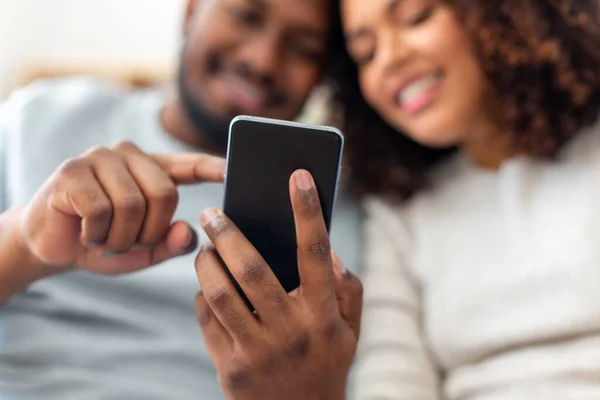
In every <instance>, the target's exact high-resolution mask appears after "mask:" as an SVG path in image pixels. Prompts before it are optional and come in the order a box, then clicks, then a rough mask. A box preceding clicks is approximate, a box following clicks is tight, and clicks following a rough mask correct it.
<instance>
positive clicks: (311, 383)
mask: <svg viewBox="0 0 600 400" xmlns="http://www.w3.org/2000/svg"><path fill="white" fill-rule="evenodd" d="M598 11H599V10H598V6H597V4H596V2H595V1H592V0H588V1H583V0H582V1H577V2H575V1H557V0H528V1H519V2H517V1H510V2H508V1H507V2H502V3H501V4H500V5H499V4H498V2H490V1H484V0H478V1H475V0H452V1H446V2H445V1H438V0H369V1H368V2H367V1H364V0H342V10H341V15H342V20H343V26H344V34H345V38H346V44H347V48H348V53H349V55H350V56H351V59H347V60H346V62H345V63H342V64H341V65H342V68H343V69H341V70H340V71H338V74H337V75H336V76H337V80H338V83H337V85H336V87H337V90H336V98H337V102H338V105H339V106H340V107H341V111H342V114H341V115H342V125H343V128H344V131H345V133H346V137H347V141H348V151H349V153H348V157H347V161H348V162H349V167H350V168H349V171H350V172H349V173H350V176H351V178H352V180H353V182H354V183H355V187H356V189H357V190H358V191H359V192H360V193H362V194H363V195H371V196H370V197H369V199H368V200H367V205H368V209H369V213H370V220H369V221H370V222H369V226H368V229H369V231H368V241H369V243H368V249H369V250H368V251H369V259H368V265H367V268H366V273H365V276H364V279H363V281H364V285H365V303H364V304H365V307H364V317H363V324H362V327H363V329H362V334H361V348H362V350H361V351H360V353H359V363H358V375H357V376H358V381H359V387H358V393H357V394H358V397H359V398H364V399H388V398H389V399H410V400H419V399H442V398H443V399H451V400H454V399H456V400H458V399H461V400H462V399H469V400H493V399H503V400H513V399H528V400H529V399H532V398H543V399H575V398H576V399H597V398H600V334H599V332H600V295H599V293H600V265H598V264H599V260H600V250H597V248H598V247H599V246H597V245H596V243H597V242H598V240H599V239H600V238H599V237H598V236H599V235H600V216H598V214H597V213H596V212H595V210H596V208H597V204H598V203H599V202H600V191H599V190H598V189H597V188H598V187H599V185H598V183H599V182H600V127H599V126H597V122H596V121H597V118H598V114H599V111H600V46H599V45H598V44H599V43H598V42H599V40H600V39H599V38H600V36H599V33H600V32H599V24H598V20H597V18H598ZM354 63H355V64H354ZM385 197H387V199H385V200H383V199H382V198H385ZM327 265H328V264H327V263H325V264H323V265H322V267H321V269H320V270H321V271H322V272H323V271H325V270H326V269H327ZM201 269H202V268H199V270H201ZM214 269H215V270H216V263H215V267H214ZM335 276H336V277H338V285H339V274H336V275H335ZM200 279H201V280H202V277H200ZM322 289H323V292H324V293H325V292H328V293H329V294H331V293H330V292H331V289H329V291H328V290H327V289H326V288H324V287H323V288H322ZM338 292H341V293H342V294H344V295H345V296H347V297H348V298H356V297H357V296H351V295H349V294H348V293H349V291H344V290H339V289H338ZM209 303H210V302H209ZM199 304H200V307H199V308H200V309H201V310H204V311H203V312H202V313H201V315H202V320H203V321H206V320H213V321H214V320H215V319H211V318H207V317H206V310H209V309H211V307H209V306H207V305H206V301H205V300H203V299H201V301H199ZM304 310H308V311H309V312H308V314H307V315H311V313H312V312H313V311H314V309H310V308H308V309H307V308H304ZM340 310H341V312H340V315H341V319H342V320H343V321H346V322H345V323H341V322H340V325H339V326H341V327H344V328H343V329H342V331H343V332H347V328H346V326H347V325H348V324H350V325H352V322H353V321H354V322H355V321H357V320H358V314H357V313H356V312H355V313H354V314H353V315H355V316H356V317H354V318H351V317H347V316H346V315H350V314H349V313H347V312H344V311H343V307H342V305H340ZM210 315H212V314H210ZM294 315H296V314H294ZM307 318H308V317H307ZM336 318H339V317H336ZM218 319H219V320H222V319H224V320H225V321H226V322H228V321H229V322H231V320H235V318H227V317H223V316H221V317H220V318H218ZM294 320H295V321H296V322H297V323H300V325H302V326H304V327H306V326H317V325H311V324H309V325H304V324H303V323H301V322H302V321H309V319H305V316H304V315H298V317H297V318H295V319H294ZM277 321H278V322H277V323H276V324H275V325H277V326H288V325H286V324H282V323H281V321H283V320H278V319H277ZM216 325H218V324H216ZM216 325H215V326H216ZM204 326H206V324H205V325H204ZM204 330H205V333H206V331H207V330H208V329H207V328H204ZM219 330H221V331H223V330H224V329H222V328H213V329H212V331H213V332H217V331H219ZM225 330H227V329H225ZM334 331H335V330H332V332H334ZM308 332H310V333H311V335H310V336H309V337H310V340H308V341H307V342H305V343H304V344H307V343H312V342H313V340H317V339H315V338H318V337H319V336H318V335H315V332H316V331H315V330H311V329H309V331H308ZM320 332H321V333H322V332H323V330H321V331H320ZM353 332H354V336H353V337H356V335H358V330H356V329H355V330H353ZM224 336H226V337H229V336H227V335H224ZM209 337H211V338H212V339H211V340H212V341H213V342H219V340H218V339H217V338H218V337H220V335H218V334H215V333H213V334H212V335H209ZM273 337H278V336H277V335H274V336H271V339H269V340H262V339H256V338H255V341H254V342H253V345H250V344H248V345H246V346H245V347H244V346H240V345H236V348H237V349H238V350H237V351H238V352H239V351H241V353H242V354H244V357H243V359H244V362H239V361H236V360H237V358H238V357H237V356H235V354H236V352H233V354H234V355H231V353H228V352H226V351H218V346H217V345H214V346H211V345H210V344H209V347H211V348H213V354H215V355H216V356H215V357H217V358H219V357H221V359H222V357H223V354H224V355H225V361H221V364H222V365H223V366H225V365H227V366H228V368H229V370H230V371H231V370H233V371H238V369H237V368H238V367H239V366H240V365H242V366H244V365H246V366H248V365H252V363H253V362H255V361H257V360H265V359H267V360H277V363H276V364H275V365H276V367H275V368H272V369H268V368H266V369H261V368H258V369H257V368H255V369H252V371H253V372H252V373H250V372H248V371H249V370H248V368H247V367H246V368H245V369H244V368H242V371H244V374H242V375H240V376H241V377H242V378H243V379H238V380H233V383H236V382H237V383H239V386H240V387H243V388H246V389H247V388H252V390H251V391H250V390H249V389H248V390H247V391H246V392H247V393H253V394H254V396H246V397H245V398H265V399H266V398H277V394H278V395H279V396H280V398H299V399H300V398H331V399H337V398H342V397H343V396H341V390H340V382H341V381H342V379H341V378H342V377H345V372H346V370H347V367H348V365H349V364H348V363H347V362H340V363H333V364H332V363H330V364H326V363H324V362H323V359H327V357H328V356H330V355H333V356H336V357H338V358H339V359H340V360H347V358H344V357H340V356H339V355H340V353H344V352H348V353H350V352H352V351H353V346H352V343H353V342H352V341H350V342H343V341H340V342H339V343H350V344H349V345H346V346H342V345H338V346H332V347H331V349H329V348H328V346H323V345H322V341H319V340H317V343H320V344H321V345H320V346H318V347H317V348H318V349H319V351H318V352H313V353H310V352H308V353H306V354H302V357H297V358H290V357H289V351H285V349H284V348H282V347H281V345H279V347H278V345H268V343H275V341H274V339H273ZM225 342H226V343H229V339H227V340H226V341H225ZM334 342H335V343H338V342H336V341H334ZM236 343H237V342H236ZM257 343H258V344H259V345H260V346H259V347H260V348H261V350H260V351H256V350H255V351H254V352H252V351H251V349H256V348H257V345H256V344H257ZM280 343H281V342H280ZM307 346H308V347H307V348H312V347H310V346H309V345H307ZM239 349H242V350H239ZM248 354H253V356H248ZM265 355H270V357H266V356H265ZM319 357H321V358H319ZM314 360H319V361H320V362H319V363H317V364H314V365H316V366H318V369H314V370H312V371H313V372H314V373H313V374H310V371H311V369H310V368H309V367H307V366H310V365H311V363H312V362H313V361H314ZM259 365H260V364H259ZM292 366H293V367H292ZM217 368H218V369H219V366H217ZM224 368H225V367H222V368H221V370H224ZM259 370H262V371H263V372H258V371H259ZM268 371H271V373H273V372H275V371H276V372H277V373H278V375H277V379H271V380H269V379H267V377H268V373H269V372H268ZM282 371H284V372H282ZM285 371H287V373H286V372H285ZM228 376H229V377H230V378H231V376H234V377H237V378H239V377H240V376H238V375H236V374H233V375H232V374H228ZM328 378H331V379H328ZM267 382H268V385H267ZM319 382H320V384H319ZM323 382H334V383H332V384H331V385H325V384H324V383H323ZM231 384H232V380H231V379H229V386H230V387H231V386H232V385H231ZM233 386H234V387H237V386H236V385H233ZM267 386H268V387H269V392H267V391H266V389H264V388H266V387H267ZM300 387H309V388H313V390H312V391H311V392H309V393H310V394H311V396H312V397H310V396H308V397H307V394H306V393H307V392H304V393H303V392H301V391H300V390H298V391H294V390H289V389H290V388H300ZM261 388H263V389H261ZM275 388H279V391H277V389H275ZM282 388H283V389H282ZM285 388H287V389H288V390H285ZM228 393H232V392H231V391H229V392H228ZM238 393H241V392H238ZM261 393H262V394H264V396H262V397H261V396H259V394H261ZM283 393H285V394H286V396H283ZM331 393H336V395H335V396H334V395H330V394H331ZM294 394H297V396H296V397H294V396H293V395H294ZM242 397H244V396H242V395H239V396H237V397H236V396H235V395H232V396H231V398H242Z"/></svg>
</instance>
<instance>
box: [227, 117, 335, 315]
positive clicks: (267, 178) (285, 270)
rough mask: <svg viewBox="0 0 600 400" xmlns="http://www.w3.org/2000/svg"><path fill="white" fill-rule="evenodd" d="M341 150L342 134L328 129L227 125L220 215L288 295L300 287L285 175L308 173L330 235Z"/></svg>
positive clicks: (263, 121) (239, 120)
mask: <svg viewBox="0 0 600 400" xmlns="http://www.w3.org/2000/svg"><path fill="white" fill-rule="evenodd" d="M343 147H344V136H343V135H342V133H341V132H340V131H339V130H338V129H335V128H332V127H327V126H318V125H308V124H302V123H297V122H289V121H281V120H274V119H267V118H258V117H250V116H239V117H236V118H235V119H233V120H232V122H231V124H230V127H229V143H228V149H227V169H226V175H225V197H224V206H223V211H224V212H225V214H226V215H227V216H228V217H229V218H230V219H231V220H232V221H233V222H234V223H235V224H236V225H237V226H238V228H239V229H240V230H241V231H242V233H243V234H244V235H245V236H246V238H247V239H248V240H249V241H250V243H252V245H253V246H254V247H255V248H256V249H257V250H258V252H259V253H260V254H261V255H262V257H263V258H264V259H265V261H266V262H267V264H268V265H269V266H270V267H271V269H272V270H273V272H274V273H275V276H276V277H277V279H278V280H279V282H280V283H281V285H282V286H283V288H284V289H285V290H286V291H287V292H288V293H289V292H291V291H293V290H294V289H296V288H298V286H299V285H300V278H299V274H298V262H297V243H296V228H295V223H294V214H293V211H292V204H291V199H290V193H289V180H290V177H291V175H292V173H293V172H294V171H296V170H298V169H305V170H307V171H309V172H310V173H311V174H312V176H313V178H314V180H315V184H316V187H317V190H318V192H319V198H320V201H321V207H322V210H323V218H324V220H325V224H326V226H327V231H328V232H329V229H330V225H331V215H332V212H333V207H334V204H335V198H336V195H337V189H338V185H339V179H340V172H341V164H342V152H343ZM225 269H226V271H227V273H228V275H229V277H230V278H231V279H232V281H233V282H234V284H235V285H236V288H237V289H238V292H239V293H240V295H241V296H242V297H243V298H244V301H245V302H246V304H247V305H248V306H249V307H251V308H252V305H251V304H250V303H249V302H248V299H247V297H246V296H245V294H244V293H243V291H242V290H241V288H240V286H239V285H238V283H237V282H236V281H235V279H234V278H233V276H232V275H231V273H230V272H229V270H228V269H227V268H226V267H225Z"/></svg>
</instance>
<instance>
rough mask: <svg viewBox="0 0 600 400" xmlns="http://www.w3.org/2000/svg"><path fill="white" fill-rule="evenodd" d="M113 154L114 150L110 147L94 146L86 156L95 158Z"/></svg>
mask: <svg viewBox="0 0 600 400" xmlns="http://www.w3.org/2000/svg"><path fill="white" fill-rule="evenodd" d="M111 154H112V152H111V151H110V150H109V149H107V148H106V147H102V146H94V147H92V148H91V149H89V150H88V151H87V152H86V153H85V157H86V158H90V159H95V158H99V157H106V156H108V155H111Z"/></svg>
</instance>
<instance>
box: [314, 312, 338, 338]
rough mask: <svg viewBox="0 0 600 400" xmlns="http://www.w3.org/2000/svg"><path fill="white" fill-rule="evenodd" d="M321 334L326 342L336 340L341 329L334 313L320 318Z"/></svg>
mask: <svg viewBox="0 0 600 400" xmlns="http://www.w3.org/2000/svg"><path fill="white" fill-rule="evenodd" d="M318 326H319V333H320V334H321V337H322V338H323V339H325V340H326V341H331V340H333V339H334V338H335V336H336V335H337V333H338V329H339V327H340V324H339V320H338V318H336V317H335V315H333V314H332V313H326V314H325V315H323V316H322V317H321V318H320V322H319V325H318Z"/></svg>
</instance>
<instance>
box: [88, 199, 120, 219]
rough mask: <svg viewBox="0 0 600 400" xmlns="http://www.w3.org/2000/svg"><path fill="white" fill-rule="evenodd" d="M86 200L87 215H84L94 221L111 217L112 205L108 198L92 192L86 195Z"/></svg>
mask: <svg viewBox="0 0 600 400" xmlns="http://www.w3.org/2000/svg"><path fill="white" fill-rule="evenodd" d="M88 202H89V211H88V215H85V216H84V217H87V218H91V219H93V220H96V221H97V220H106V219H111V218H112V215H113V206H112V204H111V202H110V201H108V199H106V198H104V197H101V196H100V195H98V194H95V193H94V194H90V195H89V196H88Z"/></svg>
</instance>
